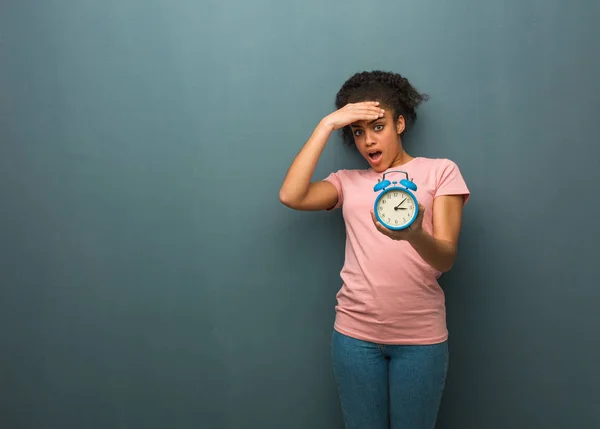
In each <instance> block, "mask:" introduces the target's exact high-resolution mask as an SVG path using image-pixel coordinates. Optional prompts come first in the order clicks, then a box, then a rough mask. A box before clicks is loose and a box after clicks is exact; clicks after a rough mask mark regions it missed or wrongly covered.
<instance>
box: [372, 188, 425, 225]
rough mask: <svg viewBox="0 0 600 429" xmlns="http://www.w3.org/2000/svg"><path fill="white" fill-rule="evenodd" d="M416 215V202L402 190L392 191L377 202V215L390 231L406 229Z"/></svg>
mask: <svg viewBox="0 0 600 429" xmlns="http://www.w3.org/2000/svg"><path fill="white" fill-rule="evenodd" d="M415 213H416V207H415V200H414V199H413V197H412V196H411V195H410V194H409V193H408V192H406V191H405V190H402V189H390V190H388V191H387V192H386V193H384V194H383V195H382V196H381V198H379V200H378V201H377V214H378V215H379V218H380V219H381V221H382V223H383V225H384V226H387V227H388V228H390V229H403V228H406V227H407V226H408V225H409V224H410V223H412V221H413V219H414V217H415Z"/></svg>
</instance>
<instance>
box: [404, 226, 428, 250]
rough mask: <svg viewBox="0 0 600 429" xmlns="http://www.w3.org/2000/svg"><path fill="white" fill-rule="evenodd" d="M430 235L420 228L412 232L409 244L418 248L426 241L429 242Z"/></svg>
mask: <svg viewBox="0 0 600 429" xmlns="http://www.w3.org/2000/svg"><path fill="white" fill-rule="evenodd" d="M427 236H428V233H427V231H425V230H424V229H423V228H422V227H418V228H416V229H413V230H412V231H411V234H409V235H408V242H409V243H410V244H411V245H412V246H413V247H418V246H419V245H420V244H422V243H423V242H424V241H427Z"/></svg>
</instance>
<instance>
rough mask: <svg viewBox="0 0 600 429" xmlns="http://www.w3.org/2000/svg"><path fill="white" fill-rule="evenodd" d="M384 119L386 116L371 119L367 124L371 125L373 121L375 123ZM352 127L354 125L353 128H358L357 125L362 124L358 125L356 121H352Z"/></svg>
mask: <svg viewBox="0 0 600 429" xmlns="http://www.w3.org/2000/svg"><path fill="white" fill-rule="evenodd" d="M384 119H385V118H377V119H373V120H372V121H369V122H368V123H367V125H371V124H372V123H375V122H377V121H382V120H384ZM350 127H351V128H352V127H353V128H356V127H359V128H360V125H356V124H355V123H352V124H350Z"/></svg>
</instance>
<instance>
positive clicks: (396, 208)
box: [394, 198, 406, 210]
mask: <svg viewBox="0 0 600 429" xmlns="http://www.w3.org/2000/svg"><path fill="white" fill-rule="evenodd" d="M404 201H406V198H404V199H403V200H402V201H400V204H398V205H397V206H396V207H394V210H398V208H399V207H400V206H401V205H402V203H403V202H404Z"/></svg>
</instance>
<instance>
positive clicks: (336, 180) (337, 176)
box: [323, 171, 344, 211]
mask: <svg viewBox="0 0 600 429" xmlns="http://www.w3.org/2000/svg"><path fill="white" fill-rule="evenodd" d="M323 181H327V182H329V183H331V184H332V185H333V186H335V189H336V190H337V193H338V200H337V203H336V205H335V206H333V207H331V208H329V209H327V211H331V210H335V209H338V208H340V207H342V204H343V203H344V191H343V188H342V179H341V171H335V172H333V173H331V174H330V175H329V176H327V177H326V178H324V179H323Z"/></svg>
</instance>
